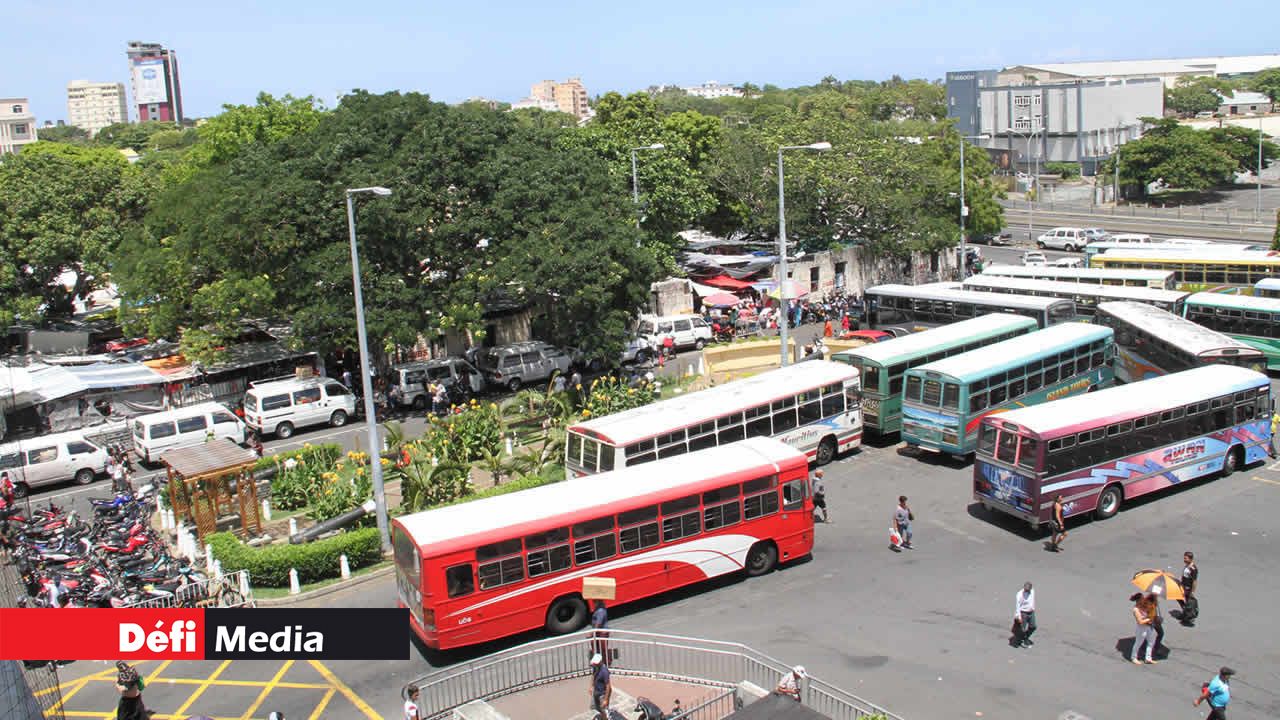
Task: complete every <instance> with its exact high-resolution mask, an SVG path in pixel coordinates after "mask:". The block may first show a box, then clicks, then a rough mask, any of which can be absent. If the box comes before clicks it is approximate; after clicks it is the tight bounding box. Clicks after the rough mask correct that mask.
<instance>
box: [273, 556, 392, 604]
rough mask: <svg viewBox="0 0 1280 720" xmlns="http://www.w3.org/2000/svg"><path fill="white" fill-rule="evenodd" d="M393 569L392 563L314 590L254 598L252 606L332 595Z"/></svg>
mask: <svg viewBox="0 0 1280 720" xmlns="http://www.w3.org/2000/svg"><path fill="white" fill-rule="evenodd" d="M395 569H396V566H395V565H394V564H393V565H388V566H387V567H384V568H382V569H380V570H374V571H373V572H371V573H367V574H365V575H361V576H360V577H357V578H352V579H350V580H345V581H343V582H336V583H334V584H332V585H326V586H324V587H322V588H319V589H316V590H308V591H307V592H304V593H299V594H298V595H287V596H285V597H282V598H267V599H263V600H255V601H254V606H255V607H286V606H289V605H293V604H294V603H297V602H301V601H303V600H312V599H315V598H319V597H324V596H325V595H332V594H333V593H336V592H338V591H339V590H346V589H348V588H353V587H358V586H360V585H364V584H365V583H368V582H372V581H374V580H378V579H380V578H382V577H384V576H386V575H390V574H391V573H393V572H395Z"/></svg>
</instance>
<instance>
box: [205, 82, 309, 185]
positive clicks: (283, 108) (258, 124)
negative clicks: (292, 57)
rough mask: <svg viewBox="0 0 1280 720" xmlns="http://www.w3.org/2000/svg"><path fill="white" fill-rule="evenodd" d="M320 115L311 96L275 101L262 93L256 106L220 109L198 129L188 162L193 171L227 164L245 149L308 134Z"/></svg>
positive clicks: (225, 106)
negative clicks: (197, 135) (196, 140)
mask: <svg viewBox="0 0 1280 720" xmlns="http://www.w3.org/2000/svg"><path fill="white" fill-rule="evenodd" d="M323 113H324V111H323V110H322V109H321V108H320V105H319V103H318V102H317V101H316V99H315V98H314V97H312V96H310V95H308V96H307V97H302V98H296V97H294V96H292V95H285V96H284V97H282V98H280V99H278V100H277V99H276V98H275V97H273V96H272V95H271V94H270V93H265V92H264V93H258V99H257V103H256V104H255V105H223V106H222V113H221V114H219V115H217V116H215V117H212V118H209V119H208V120H207V121H206V122H205V123H204V124H203V125H201V126H200V127H199V128H198V129H197V132H198V133H199V135H200V143H199V145H198V146H197V147H196V148H195V149H194V150H193V151H192V152H191V154H190V155H189V156H188V161H189V162H190V163H191V164H192V165H193V166H195V167H207V166H209V165H214V164H217V163H222V162H226V161H228V160H230V159H231V158H233V157H235V156H236V155H237V154H238V153H239V152H240V151H241V149H243V148H244V147H245V146H247V145H250V144H253V143H262V144H264V145H270V144H272V143H275V142H279V141H280V140H284V139H285V138H289V137H293V136H294V135H297V134H299V133H305V132H308V131H310V130H311V129H312V128H314V127H315V126H316V125H317V124H319V122H320V117H321V116H322V115H323Z"/></svg>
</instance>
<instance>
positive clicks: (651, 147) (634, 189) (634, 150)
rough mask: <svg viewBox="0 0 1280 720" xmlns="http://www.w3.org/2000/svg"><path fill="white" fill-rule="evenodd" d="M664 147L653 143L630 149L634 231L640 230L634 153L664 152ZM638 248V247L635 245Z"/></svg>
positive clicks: (638, 191) (638, 181) (638, 187)
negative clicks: (634, 207) (634, 211)
mask: <svg viewBox="0 0 1280 720" xmlns="http://www.w3.org/2000/svg"><path fill="white" fill-rule="evenodd" d="M666 148H667V146H666V145H663V144H662V143H654V144H652V145H645V146H644V147H635V148H631V201H632V202H633V203H635V206H636V229H637V230H639V229H640V176H639V174H638V173H637V171H636V153H637V152H639V151H640V150H665V149H666ZM637 247H638V245H637Z"/></svg>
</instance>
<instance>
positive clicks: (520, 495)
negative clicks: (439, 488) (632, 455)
mask: <svg viewBox="0 0 1280 720" xmlns="http://www.w3.org/2000/svg"><path fill="white" fill-rule="evenodd" d="M807 463H808V459H807V458H806V457H805V455H804V453H802V452H800V451H799V450H796V449H795V448H793V447H791V446H790V445H787V444H786V443H784V442H782V441H780V440H775V439H773V438H768V437H755V438H749V439H747V440H742V441H740V442H736V443H732V444H730V445H723V446H720V447H714V448H708V449H706V450H700V451H698V452H694V453H689V454H687V455H680V456H677V457H672V458H666V459H663V460H657V461H655V462H652V463H645V464H643V465H634V466H632V467H628V468H623V469H621V470H614V471H612V472H607V473H600V474H597V475H591V476H589V477H587V478H582V479H578V480H567V481H564V482H557V483H551V484H550V485H543V486H542V487H536V488H531V489H529V490H523V491H520V492H513V493H508V494H506V495H497V496H494V497H488V498H482V499H480V500H472V501H470V502H464V503H459V504H457V505H449V506H446V507H442V508H435V509H433V510H426V511H423V512H419V513H414V514H412V515H405V516H402V517H400V518H397V519H396V520H395V521H396V522H397V523H398V524H399V525H400V526H401V527H402V528H403V529H404V531H405V532H406V533H407V534H408V535H409V537H410V538H412V540H413V542H414V543H415V544H416V545H418V546H419V547H425V546H429V545H434V546H437V547H435V548H432V550H431V551H430V552H429V553H427V552H424V553H423V555H424V556H428V555H436V554H443V553H449V552H454V551H457V550H465V549H467V548H469V547H474V546H475V545H478V544H484V543H485V542H491V541H492V540H491V539H486V538H484V537H477V536H483V535H485V534H486V533H491V532H493V531H497V530H503V531H504V532H503V535H505V536H513V537H519V536H520V535H523V534H525V533H526V532H537V529H536V527H535V526H536V525H542V526H544V527H548V526H550V527H558V526H561V525H568V524H570V523H572V522H575V521H581V520H583V519H590V518H581V517H579V518H572V517H571V516H572V515H574V514H575V513H584V512H585V511H588V510H591V509H593V508H599V507H603V506H607V505H610V504H612V503H616V502H619V501H622V500H627V499H631V498H634V499H635V500H636V501H637V504H640V503H643V498H645V497H646V496H649V495H653V494H661V493H666V492H668V491H671V490H679V489H681V488H686V487H687V488H689V491H690V493H693V492H700V490H698V489H697V486H699V485H705V484H708V480H710V479H711V478H719V479H722V480H723V479H725V478H729V477H731V476H733V475H735V474H739V473H745V472H748V471H751V470H756V469H760V468H762V467H765V466H769V465H772V466H773V468H774V471H775V472H780V471H781V470H783V469H784V467H790V466H795V465H807ZM550 520H555V521H556V522H555V523H549V522H548V521H550ZM521 526H528V527H525V528H522V527H521Z"/></svg>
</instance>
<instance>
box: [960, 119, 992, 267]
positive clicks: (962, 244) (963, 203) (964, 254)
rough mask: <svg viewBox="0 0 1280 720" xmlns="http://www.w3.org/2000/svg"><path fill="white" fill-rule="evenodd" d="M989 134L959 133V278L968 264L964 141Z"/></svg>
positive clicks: (982, 138) (967, 206)
mask: <svg viewBox="0 0 1280 720" xmlns="http://www.w3.org/2000/svg"><path fill="white" fill-rule="evenodd" d="M990 137H991V136H990V135H987V134H985V133H983V134H982V135H961V136H960V279H961V280H964V272H965V269H966V268H967V266H968V261H969V255H968V254H967V252H966V251H967V250H968V248H966V247H965V241H966V239H967V238H965V234H964V219H965V217H967V216H968V215H969V205H968V201H967V200H966V198H965V194H964V141H965V140H986V139H988V138H990Z"/></svg>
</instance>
